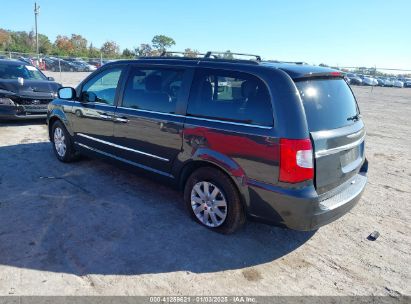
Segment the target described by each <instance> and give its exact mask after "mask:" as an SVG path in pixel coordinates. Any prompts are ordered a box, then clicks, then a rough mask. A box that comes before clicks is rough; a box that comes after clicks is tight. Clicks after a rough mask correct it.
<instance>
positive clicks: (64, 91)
mask: <svg viewBox="0 0 411 304" xmlns="http://www.w3.org/2000/svg"><path fill="white" fill-rule="evenodd" d="M57 95H58V97H59V98H60V99H68V100H70V99H74V98H76V90H74V89H73V88H71V87H63V88H60V89H59V90H58V92H57Z"/></svg>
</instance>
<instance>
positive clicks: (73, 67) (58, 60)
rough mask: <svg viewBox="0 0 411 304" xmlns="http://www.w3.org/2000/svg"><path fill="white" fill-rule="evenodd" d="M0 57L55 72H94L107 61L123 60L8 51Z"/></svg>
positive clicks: (1, 52)
mask: <svg viewBox="0 0 411 304" xmlns="http://www.w3.org/2000/svg"><path fill="white" fill-rule="evenodd" d="M0 59H17V60H20V61H22V62H26V63H28V64H31V65H33V66H36V67H37V68H39V69H40V70H42V71H53V72H92V71H94V70H95V69H97V68H98V67H100V66H102V65H104V64H105V63H107V62H110V61H113V60H121V58H108V57H105V56H103V54H101V55H100V57H98V58H95V57H94V58H91V57H72V56H55V55H43V54H39V55H37V54H35V53H20V52H7V51H0Z"/></svg>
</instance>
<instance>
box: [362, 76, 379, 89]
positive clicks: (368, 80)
mask: <svg viewBox="0 0 411 304" xmlns="http://www.w3.org/2000/svg"><path fill="white" fill-rule="evenodd" d="M359 76H360V78H361V79H362V84H363V85H369V86H376V85H378V80H377V79H375V78H374V77H372V76H370V75H359Z"/></svg>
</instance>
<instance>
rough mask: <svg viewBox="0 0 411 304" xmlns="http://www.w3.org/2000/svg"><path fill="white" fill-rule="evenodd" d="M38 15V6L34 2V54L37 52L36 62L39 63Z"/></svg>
mask: <svg viewBox="0 0 411 304" xmlns="http://www.w3.org/2000/svg"><path fill="white" fill-rule="evenodd" d="M39 13H40V6H37V3H36V2H34V21H35V27H36V52H37V60H39V62H40V57H39V56H40V55H39V33H38V32H37V15H38V14H39Z"/></svg>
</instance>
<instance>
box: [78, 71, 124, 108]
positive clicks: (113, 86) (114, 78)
mask: <svg viewBox="0 0 411 304" xmlns="http://www.w3.org/2000/svg"><path fill="white" fill-rule="evenodd" d="M121 71H122V68H113V69H107V70H105V71H103V72H101V73H100V74H97V75H96V76H94V77H93V78H92V79H90V80H89V81H87V82H86V83H85V84H84V86H83V89H82V94H81V96H82V98H84V99H88V98H90V96H92V95H93V94H95V97H96V98H95V101H96V102H101V103H106V104H108V105H114V100H115V96H116V90H117V85H118V82H119V80H120V75H121Z"/></svg>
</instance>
